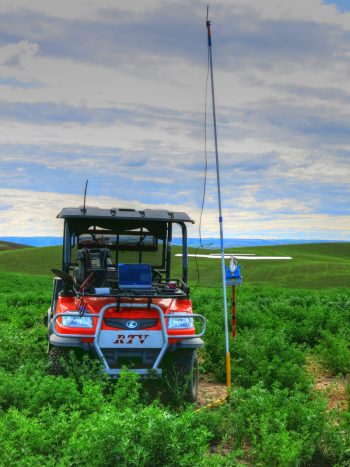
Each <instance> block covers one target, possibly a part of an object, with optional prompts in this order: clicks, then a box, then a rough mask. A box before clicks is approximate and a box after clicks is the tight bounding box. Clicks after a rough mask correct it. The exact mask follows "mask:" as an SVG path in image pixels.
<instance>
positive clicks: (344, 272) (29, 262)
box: [0, 243, 350, 289]
mask: <svg viewBox="0 0 350 467" xmlns="http://www.w3.org/2000/svg"><path fill="white" fill-rule="evenodd" d="M195 251H196V250H194V249H190V252H192V253H194V252H195ZM230 251H232V250H230V249H227V250H226V252H227V253H228V252H230ZM61 252H62V250H61V247H43V248H27V249H17V250H11V251H0V271H4V272H15V273H25V274H43V275H51V274H52V273H51V269H52V268H60V264H61ZM178 252H179V247H173V253H174V254H175V253H178ZM206 252H210V253H213V250H210V251H209V250H201V251H200V253H206ZM239 252H240V253H255V254H257V255H272V256H274V255H275V256H288V255H290V256H292V257H293V260H291V261H278V262H277V261H261V262H257V261H247V260H241V261H240V262H239V263H240V264H241V269H242V274H243V278H244V284H245V285H264V284H266V285H273V286H278V287H289V288H312V289H315V288H327V287H344V286H345V287H347V286H349V285H350V243H320V244H302V245H279V246H261V247H249V248H240V249H239ZM180 265H181V258H176V257H173V277H178V276H179V275H180V274H179V273H180ZM197 265H198V271H199V286H202V287H218V286H220V284H221V268H220V261H218V260H213V259H206V258H198V259H197ZM189 282H190V284H191V285H192V286H195V285H196V284H197V282H198V273H197V266H196V259H195V258H189Z"/></svg>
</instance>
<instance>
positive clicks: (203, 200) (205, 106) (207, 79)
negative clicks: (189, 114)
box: [192, 47, 212, 293]
mask: <svg viewBox="0 0 350 467" xmlns="http://www.w3.org/2000/svg"><path fill="white" fill-rule="evenodd" d="M209 59H210V58H209V47H208V58H207V77H206V80H205V95H204V160H205V163H204V181H203V194H202V205H201V213H200V216H199V226H198V234H199V246H198V247H197V248H196V250H195V253H194V254H195V257H194V259H195V263H196V270H197V283H196V285H195V287H194V289H193V292H192V293H194V292H195V291H196V290H197V288H198V286H199V282H200V273H199V267H198V261H197V253H198V250H199V249H200V248H204V247H205V246H210V245H212V243H209V244H207V245H203V241H202V217H203V210H204V203H205V195H206V191H207V173H208V150H207V100H208V82H209Z"/></svg>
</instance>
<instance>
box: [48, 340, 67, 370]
mask: <svg viewBox="0 0 350 467" xmlns="http://www.w3.org/2000/svg"><path fill="white" fill-rule="evenodd" d="M69 351H70V349H68V348H67V347H57V346H55V345H50V344H49V349H48V364H49V365H48V372H49V373H50V374H51V375H56V376H59V375H65V374H66V369H65V365H64V362H65V361H67V358H68V357H69Z"/></svg>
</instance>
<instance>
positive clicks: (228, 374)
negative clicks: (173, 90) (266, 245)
mask: <svg viewBox="0 0 350 467" xmlns="http://www.w3.org/2000/svg"><path fill="white" fill-rule="evenodd" d="M208 15H209V6H207V21H206V26H207V31H208V51H209V65H210V78H211V79H210V80H211V97H212V104H213V122H214V141H215V158H216V181H217V187H218V202H219V225H220V246H221V272H222V287H223V292H224V321H225V343H226V386H227V389H228V388H229V387H230V386H231V356H230V347H229V337H228V322H227V297H226V274H225V251H224V229H223V220H222V207H221V188H220V165H219V151H218V137H217V130H216V112H215V93H214V75H213V56H212V51H211V29H210V21H209V20H208Z"/></svg>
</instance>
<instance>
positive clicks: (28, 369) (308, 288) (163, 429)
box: [0, 244, 350, 467]
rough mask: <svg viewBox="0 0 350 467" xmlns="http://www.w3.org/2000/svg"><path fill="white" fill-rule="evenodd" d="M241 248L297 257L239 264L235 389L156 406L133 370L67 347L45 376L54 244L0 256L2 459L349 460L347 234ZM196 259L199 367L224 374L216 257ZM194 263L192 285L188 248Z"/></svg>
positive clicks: (148, 462)
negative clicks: (219, 400)
mask: <svg viewBox="0 0 350 467" xmlns="http://www.w3.org/2000/svg"><path fill="white" fill-rule="evenodd" d="M239 251H242V252H243V251H244V250H243V249H240V250H239ZM245 251H246V252H255V253H258V254H263V255H267V254H268V255H272V254H275V255H291V256H293V257H294V258H295V259H294V260H293V261H291V262H288V263H283V262H281V263H277V264H276V263H272V262H266V263H265V262H264V263H256V262H248V261H241V265H242V269H243V275H244V279H245V285H243V286H242V287H240V288H239V289H238V291H237V337H236V338H235V339H232V338H231V337H230V348H231V354H232V380H233V387H232V391H231V396H230V398H229V400H228V401H227V402H226V403H224V404H222V405H220V406H217V407H216V408H214V409H207V408H202V409H201V410H200V411H199V412H198V411H195V410H194V409H195V407H192V406H186V405H184V404H183V403H182V401H181V394H179V397H178V398H177V400H176V402H175V403H170V404H169V403H168V404H164V403H163V402H162V400H161V399H159V398H158V397H157V391H154V388H153V391H151V392H149V388H148V387H147V386H145V385H142V384H141V383H140V382H139V381H138V380H137V377H136V375H134V374H133V373H129V372H125V374H124V375H123V376H122V377H121V378H120V379H119V380H118V382H117V383H111V382H110V381H108V380H106V379H105V378H104V377H103V375H102V373H101V371H100V367H99V365H94V364H93V363H91V361H90V360H85V359H84V360H83V361H80V360H78V359H77V358H76V356H75V355H74V354H73V353H72V355H71V357H70V361H69V362H68V365H67V375H66V376H65V377H62V376H59V377H57V376H52V375H50V374H49V372H48V367H47V357H46V349H47V337H46V333H47V331H46V328H45V326H44V325H43V317H44V316H45V315H46V313H47V309H48V307H49V305H50V297H51V286H52V275H51V273H50V269H51V268H52V267H59V266H60V249H59V248H32V249H23V250H21V251H20V250H14V251H9V252H6V251H5V252H2V253H0V323H1V326H0V465H8V466H37V465H43V466H52V467H53V466H57V465H59V466H101V467H102V466H116V465H121V466H133V465H140V466H175V465H179V466H193V465H203V466H211V465H213V466H227V465H232V466H243V465H244V466H246V465H254V466H255V465H257V466H299V465H300V466H310V467H311V466H331V465H337V466H348V465H350V411H349V398H350V378H349V374H350V349H349V342H350V288H349V284H348V277H349V269H350V265H349V260H348V257H349V244H321V245H293V246H283V247H269V248H260V247H259V248H249V249H245ZM176 261H178V259H176ZM200 261H201V263H200ZM198 264H199V268H200V287H197V288H196V289H195V288H194V287H193V296H192V298H193V303H194V309H195V311H197V312H200V313H202V314H204V315H205V316H206V318H207V333H206V336H205V342H206V345H205V348H204V349H203V350H202V351H201V359H200V360H201V372H202V374H203V375H206V378H207V379H210V380H212V381H214V382H215V381H217V382H222V381H224V380H225V358H224V357H225V342H224V323H223V317H222V292H221V290H220V289H219V288H217V287H215V286H216V285H218V284H219V281H220V262H216V261H215V260H209V259H208V260H205V259H204V260H202V259H198ZM176 267H178V266H177V265H176V264H175V268H176ZM11 271H12V272H11ZM190 273H191V282H192V284H193V285H195V283H196V281H197V277H196V267H195V262H194V260H193V259H191V262H190ZM228 305H229V307H230V306H231V304H230V303H229V304H228ZM163 390H164V389H163ZM165 390H166V389H165Z"/></svg>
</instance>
